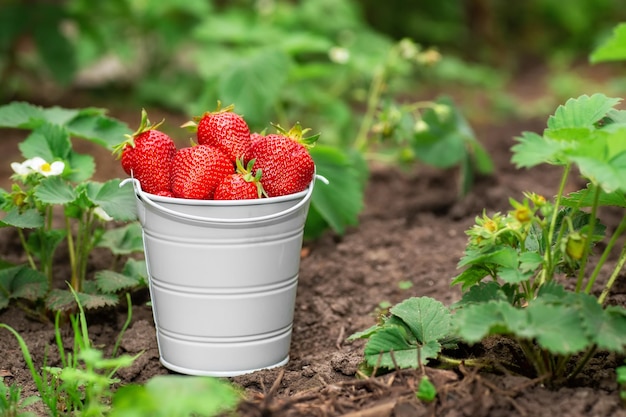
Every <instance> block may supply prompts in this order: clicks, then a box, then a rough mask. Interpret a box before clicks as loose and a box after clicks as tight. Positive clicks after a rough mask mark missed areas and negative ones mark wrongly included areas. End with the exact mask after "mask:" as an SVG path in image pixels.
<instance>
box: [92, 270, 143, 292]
mask: <svg viewBox="0 0 626 417" xmlns="http://www.w3.org/2000/svg"><path fill="white" fill-rule="evenodd" d="M94 279H95V281H96V285H97V286H98V289H99V290H100V291H101V292H103V293H105V294H114V293H117V292H119V291H121V290H124V289H127V288H134V287H137V286H139V284H141V281H140V280H139V279H137V277H130V276H127V275H124V274H120V273H119V272H115V271H109V270H105V271H98V272H96V274H95V277H94Z"/></svg>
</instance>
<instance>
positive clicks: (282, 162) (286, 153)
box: [246, 124, 319, 197]
mask: <svg viewBox="0 0 626 417" xmlns="http://www.w3.org/2000/svg"><path fill="white" fill-rule="evenodd" d="M277 129H278V131H279V133H274V134H269V135H267V136H265V139H263V140H261V139H257V140H255V142H254V143H253V144H252V145H251V146H250V148H249V149H248V151H247V152H246V158H248V160H250V159H255V165H254V166H255V167H256V168H257V169H260V170H261V171H262V172H263V177H262V178H261V184H263V189H264V190H265V192H266V193H267V196H268V197H277V196H280V195H287V194H293V193H297V192H300V191H303V190H304V189H306V187H308V185H309V184H310V183H311V180H312V179H313V175H314V173H315V163H314V162H313V158H311V155H310V154H309V151H308V148H310V147H312V146H313V145H314V144H315V141H316V140H317V138H318V137H319V135H315V136H311V137H308V138H303V134H304V133H306V132H307V131H308V130H309V129H305V130H303V129H302V126H300V124H296V125H295V126H294V127H293V128H291V129H290V130H289V132H286V131H285V130H284V129H282V128H281V127H280V126H277Z"/></svg>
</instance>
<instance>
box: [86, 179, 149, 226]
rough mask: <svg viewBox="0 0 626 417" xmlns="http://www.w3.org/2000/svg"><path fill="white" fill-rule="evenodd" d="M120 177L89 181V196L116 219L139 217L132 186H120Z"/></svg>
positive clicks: (134, 218) (128, 219)
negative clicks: (99, 181)
mask: <svg viewBox="0 0 626 417" xmlns="http://www.w3.org/2000/svg"><path fill="white" fill-rule="evenodd" d="M120 182H121V180H120V179H112V180H109V181H107V182H105V183H98V182H89V183H87V197H88V198H89V200H91V201H92V202H93V203H94V204H95V205H96V206H100V207H102V209H103V210H104V211H105V212H106V213H107V214H108V215H109V216H111V217H113V218H114V219H115V220H120V221H133V220H136V219H137V201H136V199H135V194H134V192H133V189H132V187H120Z"/></svg>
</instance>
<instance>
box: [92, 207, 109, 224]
mask: <svg viewBox="0 0 626 417" xmlns="http://www.w3.org/2000/svg"><path fill="white" fill-rule="evenodd" d="M93 214H95V215H96V217H98V218H99V219H100V220H103V221H105V222H110V221H111V220H113V217H111V216H109V214H108V213H107V212H106V211H104V209H103V208H102V207H100V206H98V207H96V208H94V209H93Z"/></svg>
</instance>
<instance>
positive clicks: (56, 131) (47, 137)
mask: <svg viewBox="0 0 626 417" xmlns="http://www.w3.org/2000/svg"><path fill="white" fill-rule="evenodd" d="M18 146H19V148H20V151H22V155H23V156H24V158H26V159H29V158H34V157H36V156H39V157H41V158H43V159H45V161H46V162H49V163H51V162H53V161H56V160H62V161H65V160H67V158H68V157H69V154H70V152H71V150H72V143H71V142H70V136H69V133H68V132H67V130H66V129H65V128H63V127H62V126H59V125H56V124H52V123H50V122H48V121H43V122H42V124H41V125H40V126H39V127H37V128H36V129H34V130H33V131H32V132H31V134H30V135H28V137H27V138H26V139H25V140H24V141H23V142H21V143H20V144H19V145H18Z"/></svg>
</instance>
